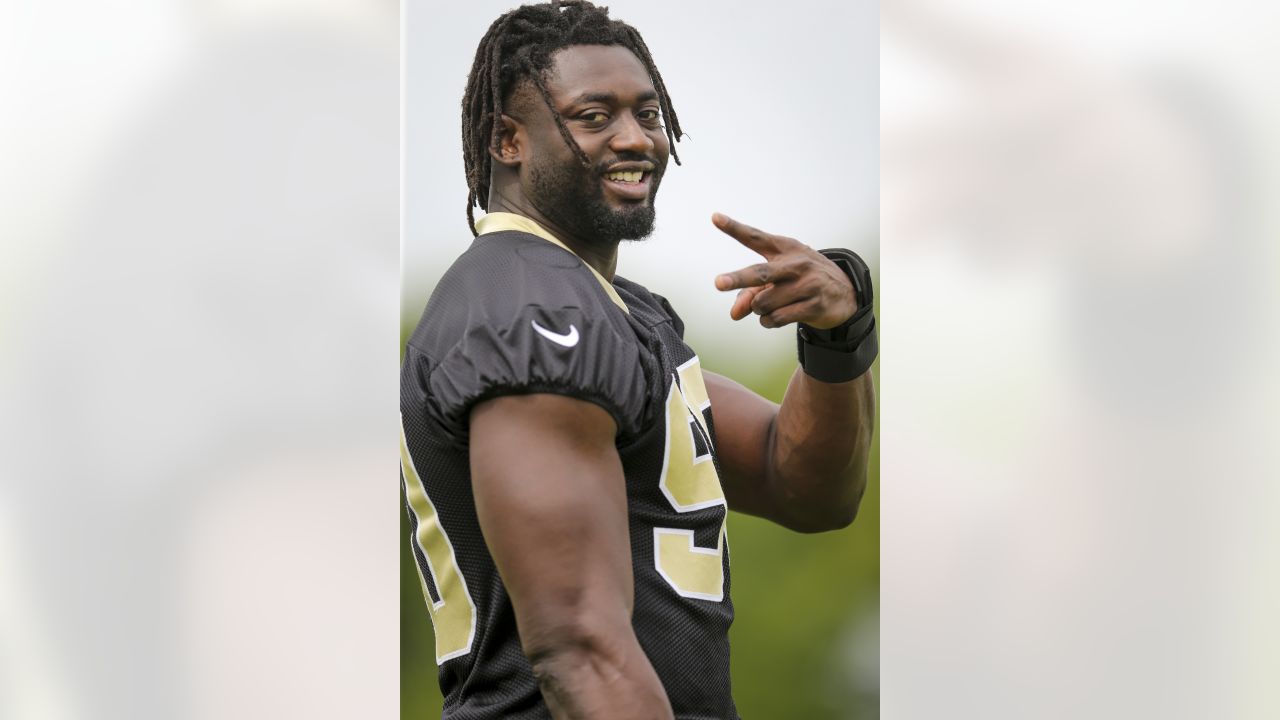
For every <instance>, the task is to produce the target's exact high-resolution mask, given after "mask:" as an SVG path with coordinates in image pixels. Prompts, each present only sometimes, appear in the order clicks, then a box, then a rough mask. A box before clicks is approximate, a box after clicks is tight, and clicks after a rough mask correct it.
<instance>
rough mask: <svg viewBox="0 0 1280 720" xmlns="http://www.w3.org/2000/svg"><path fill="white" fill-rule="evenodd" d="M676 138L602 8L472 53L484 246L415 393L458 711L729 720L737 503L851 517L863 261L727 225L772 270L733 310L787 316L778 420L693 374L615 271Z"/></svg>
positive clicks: (417, 349) (441, 619)
mask: <svg viewBox="0 0 1280 720" xmlns="http://www.w3.org/2000/svg"><path fill="white" fill-rule="evenodd" d="M679 137H680V126H679V121H678V120H677V118H676V114H675V111H674V109H673V108H672V106H671V100H670V98H669V97H668V95H667V92H666V88H665V87H664V85H663V83H662V78H661V75H660V74H659V73H658V71H657V68H656V67H655V66H654V63H653V60H652V58H651V57H650V55H649V52H648V49H647V48H646V47H645V44H644V41H643V40H642V39H641V37H640V35H639V33H638V32H636V30H635V29H634V28H632V27H630V26H628V25H626V24H624V23H622V22H620V21H616V20H611V19H610V18H609V17H608V13H607V10H606V9H604V8H597V7H594V6H592V5H591V4H589V3H586V2H570V1H565V2H558V3H550V4H544V5H528V6H524V7H521V8H518V9H516V10H513V11H511V12H509V13H507V14H505V15H503V16H502V17H500V18H498V20H497V21H495V22H494V23H493V25H492V26H491V27H490V28H489V31H488V32H487V33H486V34H485V36H484V38H483V39H482V40H481V42H480V46H479V48H478V50H477V52H476V60H475V64H474V65H473V67H472V70H471V74H470V77H469V79H468V84H467V91H466V96H465V97H464V99H463V142H464V152H465V155H464V157H465V165H466V173H467V183H468V188H469V197H468V202H467V217H468V222H469V223H470V224H471V227H472V230H473V233H474V234H476V236H477V237H476V239H475V241H474V242H473V244H472V245H471V247H470V249H468V250H467V252H466V253H464V254H463V255H462V256H461V257H460V258H459V259H458V260H457V261H456V262H455V263H454V264H453V266H452V267H451V268H450V269H449V271H448V272H447V273H446V274H445V276H444V277H443V278H442V279H441V281H440V283H439V285H438V286H437V288H436V290H435V292H434V293H433V295H432V297H431V299H430V301H429V302H428V304H427V307H426V310H425V311H424V313H423V317H422V320H421V322H420V323H419V325H418V327H417V329H416V331H415V332H414V333H413V335H412V337H411V338H410V340H409V342H408V345H407V347H406V349H405V356H404V363H403V366H402V377H401V415H402V420H403V435H402V443H401V467H402V480H403V485H404V491H405V496H406V500H407V504H408V508H409V517H410V521H411V525H412V528H413V537H412V538H411V544H412V548H413V551H414V554H415V557H416V558H417V561H418V567H419V570H420V573H421V579H422V586H423V593H424V595H425V598H426V601H427V606H428V609H429V611H430V613H431V619H432V622H433V625H434V627H435V634H436V647H435V653H436V660H437V662H438V664H439V666H440V685H441V688H442V690H443V691H444V694H445V705H444V716H445V717H446V718H457V719H459V720H469V719H471V718H547V717H554V718H610V719H617V718H623V719H625V718H672V717H677V718H737V711H736V710H735V708H734V703H733V698H732V695H731V693H730V686H729V647H728V630H729V625H730V623H731V622H732V620H733V606H732V603H731V601H730V598H729V557H728V545H727V542H726V538H725V518H726V513H727V511H728V509H730V508H732V509H734V510H738V511H740V512H745V513H750V514H753V515H757V516H760V517H764V518H768V519H771V520H773V521H775V522H778V523H779V524H781V525H783V526H786V527H789V528H792V529H795V530H798V531H802V532H818V531H824V530H831V529H836V528H841V527H844V526H846V525H848V524H849V523H850V522H852V521H853V518H854V516H855V514H856V512H857V508H858V503H859V501H860V500H861V497H862V494H863V491H864V489H865V486H866V471H867V458H868V453H869V449H870V443H871V431H872V420H873V418H874V415H875V412H874V405H875V400H874V390H873V387H872V383H871V377H870V373H869V372H867V371H868V369H869V368H870V366H871V363H872V361H873V360H874V359H875V355H876V336H875V319H874V317H873V316H872V314H871V285H870V279H869V275H868V273H867V270H866V266H865V264H863V263H862V261H861V260H860V259H858V257H857V256H856V255H854V254H853V253H851V252H849V251H847V250H845V251H842V250H830V251H822V252H821V253H819V252H817V251H815V250H812V249H810V248H809V247H807V246H806V245H804V244H802V243H800V242H798V241H796V240H793V239H790V238H786V237H782V236H777V235H771V234H769V233H765V232H761V231H759V230H756V229H754V228H751V227H748V226H746V225H742V224H740V223H738V222H736V221H734V220H732V219H730V218H727V217H724V216H723V215H718V214H717V215H715V216H713V219H712V222H713V223H714V224H715V226H716V227H717V228H719V229H720V230H722V231H724V232H725V233H727V234H728V235H730V236H732V237H733V238H735V239H737V240H738V241H739V242H741V243H743V244H744V245H746V246H747V247H749V248H751V249H753V250H755V251H756V252H758V253H760V254H761V256H762V257H763V258H764V262H761V263H760V264H757V265H753V266H751V267H748V268H744V269H742V270H738V271H735V272H730V273H727V274H724V275H720V276H718V277H716V278H715V279H714V282H715V284H716V287H717V288H719V289H720V290H735V289H736V290H739V294H738V297H737V299H736V301H735V302H734V303H733V306H732V308H731V309H730V316H731V317H732V318H733V319H734V320H740V319H742V318H744V317H746V316H748V315H750V314H753V313H754V314H756V315H758V316H759V319H760V322H761V324H762V325H764V326H765V327H771V328H772V327H782V326H785V325H789V324H792V323H797V324H798V328H797V333H798V346H799V354H800V364H801V367H799V368H797V371H796V373H795V375H794V376H793V378H792V381H791V384H790V386H789V388H788V390H787V393H786V397H785V398H784V401H783V403H782V405H781V406H778V405H775V404H774V403H771V402H769V401H767V400H765V399H764V398H761V397H759V396H757V395H755V394H754V393H752V392H751V391H749V390H747V389H746V388H744V387H742V386H741V385H738V384H737V383H735V382H733V381H731V380H729V379H727V378H723V377H720V376H717V375H715V374H713V373H704V372H703V371H702V369H701V368H700V366H699V362H698V357H697V355H696V354H695V353H694V351H693V349H692V348H691V347H690V346H689V345H688V344H686V342H685V340H684V337H683V335H684V327H683V323H682V322H681V321H680V318H679V316H678V315H677V314H676V312H675V311H674V309H673V308H672V307H671V305H670V304H669V303H668V302H667V301H666V300H665V299H663V298H662V297H659V296H657V295H654V294H653V293H651V292H649V291H648V290H646V289H645V288H644V287H643V286H642V285H640V284H637V283H635V282H632V281H629V280H626V279H624V278H622V277H620V276H618V275H617V274H616V272H615V271H616V265H617V249H618V244H619V243H620V242H621V241H623V240H639V239H642V238H644V237H646V236H647V235H649V234H650V232H651V231H652V229H653V223H654V217H655V200H656V198H657V193H658V189H659V186H660V184H661V181H662V176H663V173H664V172H665V171H666V169H667V161H668V157H671V158H675V157H676V156H675V153H674V149H673V142H674V141H675V140H677V139H678V138H679ZM677 162H678V159H677ZM475 206H478V207H480V208H482V209H483V210H484V211H485V213H486V214H485V215H484V216H483V217H482V218H480V219H479V220H476V219H475V218H474V215H473V207H475ZM708 279H709V281H712V280H711V278H710V277H709V278H708ZM713 408H714V415H713ZM746 561H747V562H750V559H749V558H748V559H747V560H746Z"/></svg>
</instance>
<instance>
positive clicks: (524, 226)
mask: <svg viewBox="0 0 1280 720" xmlns="http://www.w3.org/2000/svg"><path fill="white" fill-rule="evenodd" d="M504 230H515V231H517V232H523V233H529V234H530V235H537V236H538V237H540V238H542V239H543V240H546V241H547V242H549V243H551V244H552V245H555V246H557V247H560V248H562V249H563V250H564V251H565V252H567V253H569V254H571V255H573V256H574V257H578V254H577V253H575V252H574V251H572V250H570V249H569V246H567V245H565V244H564V243H562V242H560V240H559V238H557V237H556V236H555V235H552V234H551V233H549V232H547V229H546V228H544V227H542V226H541V225H539V224H538V223H537V222H536V221H534V220H531V219H529V218H527V217H525V216H523V215H516V214H515V213H509V212H491V213H489V214H487V215H485V216H484V217H482V218H480V219H479V220H477V221H476V232H478V233H479V234H481V235H487V234H489V233H495V232H502V231H504ZM578 259H579V260H582V258H580V257H579V258H578ZM582 264H583V265H586V267H587V269H588V270H590V271H591V274H592V275H594V276H595V277H596V281H598V282H599V283H600V287H602V288H604V292H605V294H606V295H608V296H609V299H610V300H612V301H613V304H614V305H617V306H618V307H620V308H622V312H625V313H628V314H630V312H631V311H630V310H628V309H627V304H626V303H625V302H623V301H622V297H620V296H619V295H618V291H617V289H615V288H614V287H613V283H610V282H609V281H608V280H605V279H604V276H603V275H601V274H600V272H599V271H597V270H596V269H595V268H593V267H591V264H590V263H588V262H586V261H585V260H583V262H582Z"/></svg>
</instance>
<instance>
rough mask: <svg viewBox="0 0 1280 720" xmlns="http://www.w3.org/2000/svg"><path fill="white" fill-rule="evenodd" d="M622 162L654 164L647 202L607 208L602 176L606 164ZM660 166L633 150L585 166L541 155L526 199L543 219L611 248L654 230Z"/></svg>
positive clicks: (646, 235)
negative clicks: (590, 166) (633, 152)
mask: <svg viewBox="0 0 1280 720" xmlns="http://www.w3.org/2000/svg"><path fill="white" fill-rule="evenodd" d="M627 161H636V162H644V161H648V162H652V163H653V165H654V168H653V170H652V171H651V172H650V175H649V200H648V202H646V203H644V204H640V203H635V204H630V203H629V204H627V205H624V206H623V207H621V208H615V207H610V206H609V203H608V202H607V201H606V200H605V199H604V186H603V182H602V178H603V177H604V173H605V168H607V167H608V166H609V165H612V164H614V163H617V162H627ZM665 170H666V160H665V158H664V159H662V160H661V161H658V160H657V159H655V158H650V157H645V156H644V155H640V154H632V153H622V154H621V155H619V156H618V157H617V158H614V159H613V160H610V161H609V162H608V163H601V164H600V165H598V166H597V167H595V168H592V169H590V170H588V169H586V168H584V167H582V165H581V164H580V163H578V162H576V160H570V161H568V162H564V161H555V160H552V159H549V158H544V159H543V160H542V161H541V162H538V163H535V164H534V165H533V166H532V167H531V168H530V173H529V178H530V182H531V183H532V185H533V187H532V188H531V190H532V192H531V193H530V196H529V199H530V201H531V202H532V203H533V205H534V207H536V208H537V209H538V211H539V212H541V213H542V214H543V215H544V216H546V218H547V219H548V220H551V221H552V222H554V223H556V224H557V225H559V226H560V227H562V228H564V229H565V230H566V231H568V232H570V233H572V234H573V235H574V237H577V238H580V239H582V240H583V241H584V242H587V243H590V244H592V245H602V246H613V245H617V244H618V243H619V242H620V241H622V240H643V239H644V238H646V237H648V236H649V235H650V234H651V233H653V222H654V219H655V218H656V217H657V211H656V210H655V208H654V199H655V198H656V196H657V194H658V184H659V183H660V182H661V180H662V173H663V171H665Z"/></svg>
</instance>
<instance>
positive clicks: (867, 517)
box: [400, 308, 880, 720]
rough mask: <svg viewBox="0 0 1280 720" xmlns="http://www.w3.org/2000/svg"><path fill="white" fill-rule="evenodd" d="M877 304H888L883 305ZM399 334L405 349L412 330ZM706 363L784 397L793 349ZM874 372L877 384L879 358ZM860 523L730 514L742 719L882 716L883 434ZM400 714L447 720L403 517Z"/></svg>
mask: <svg viewBox="0 0 1280 720" xmlns="http://www.w3.org/2000/svg"><path fill="white" fill-rule="evenodd" d="M877 310H878V308H877ZM416 320H417V318H413V322H411V323H410V324H408V325H406V326H405V327H404V328H403V331H402V333H401V344H402V347H403V342H404V340H405V339H406V338H407V337H408V335H409V333H410V332H412V330H413V324H414V323H416ZM697 349H698V351H699V356H700V357H701V358H702V362H703V367H704V368H706V369H707V370H711V371H714V372H718V373H721V374H723V375H726V376H728V377H731V378H733V379H735V380H737V381H739V382H741V383H743V384H744V385H746V386H747V387H749V388H751V389H753V390H755V391H756V392H758V393H760V394H761V395H763V396H765V397H767V398H770V399H771V400H774V401H775V402H781V400H782V396H783V393H784V392H785V390H786V387H787V382H788V381H789V380H790V378H791V373H792V372H793V371H794V369H795V367H796V363H795V358H794V356H789V355H787V356H780V357H777V358H775V359H773V360H771V361H769V362H764V363H761V362H760V359H759V357H758V356H757V357H754V358H752V360H751V364H749V365H748V364H746V363H745V362H743V356H744V354H743V353H741V352H740V349H738V350H739V352H736V353H735V352H734V349H733V348H727V347H715V346H710V347H701V346H698V347H697ZM873 372H874V373H875V376H876V381H877V382H876V387H877V389H879V363H878V362H877V364H876V366H875V368H874V370H873ZM876 412H877V423H876V426H877V429H876V436H875V439H874V442H873V447H872V454H871V468H870V479H869V483H868V488H867V494H866V496H865V497H864V498H863V501H862V507H861V510H860V511H859V514H858V518H857V520H856V521H855V522H854V524H853V525H852V526H851V527H849V528H846V529H844V530H840V531H837V532H832V533H824V534H820V535H801V534H797V533H793V532H791V531H788V530H785V529H783V528H781V527H778V526H776V525H773V524H772V523H769V522H767V521H764V520H759V519H757V518H753V517H748V516H745V515H740V514H738V513H730V514H729V547H730V562H731V564H732V573H733V575H732V581H731V582H732V587H731V592H732V596H733V602H734V608H735V619H734V623H733V628H732V630H731V631H730V646H731V648H732V650H731V652H732V659H731V663H732V673H733V695H734V699H735V700H736V701H737V704H738V711H739V713H740V714H741V715H742V717H743V718H744V720H775V719H776V720H790V719H795V718H803V719H805V720H826V719H832V720H835V719H844V720H853V719H857V720H864V719H866V718H876V717H879V654H880V641H879V586H880V451H879V448H880V438H879V421H878V420H879V418H878V415H879V405H878V404H877V411H876ZM400 524H401V536H402V537H403V538H406V541H405V542H402V543H401V545H400V716H401V718H404V719H405V720H408V719H410V718H412V719H414V720H417V719H419V718H438V717H440V711H441V696H440V688H439V685H438V683H437V680H436V664H435V657H434V638H433V636H432V632H431V619H430V616H429V615H428V613H427V609H426V606H425V605H424V604H423V599H422V589H421V585H420V584H419V581H418V576H417V570H416V569H415V568H414V563H413V557H412V554H411V553H410V552H409V544H408V542H407V538H408V537H409V522H408V518H407V516H406V515H405V514H404V512H403V510H402V511H401V514H400Z"/></svg>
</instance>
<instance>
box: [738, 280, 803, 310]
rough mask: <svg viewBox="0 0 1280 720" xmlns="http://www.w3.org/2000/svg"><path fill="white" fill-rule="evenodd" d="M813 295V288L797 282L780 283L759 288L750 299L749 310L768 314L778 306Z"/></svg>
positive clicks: (782, 306)
mask: <svg viewBox="0 0 1280 720" xmlns="http://www.w3.org/2000/svg"><path fill="white" fill-rule="evenodd" d="M814 297H815V294H814V292H813V290H812V289H811V288H809V287H807V286H802V285H800V284H799V283H794V282H790V283H782V284H778V285H772V286H769V287H766V288H761V289H760V292H758V293H756V295H755V297H754V299H752V301H751V312H753V313H755V314H757V315H768V314H770V313H772V312H774V311H775V310H777V309H779V308H784V307H786V306H788V305H792V304H794V303H798V302H804V301H806V300H809V299H812V298H814Z"/></svg>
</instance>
